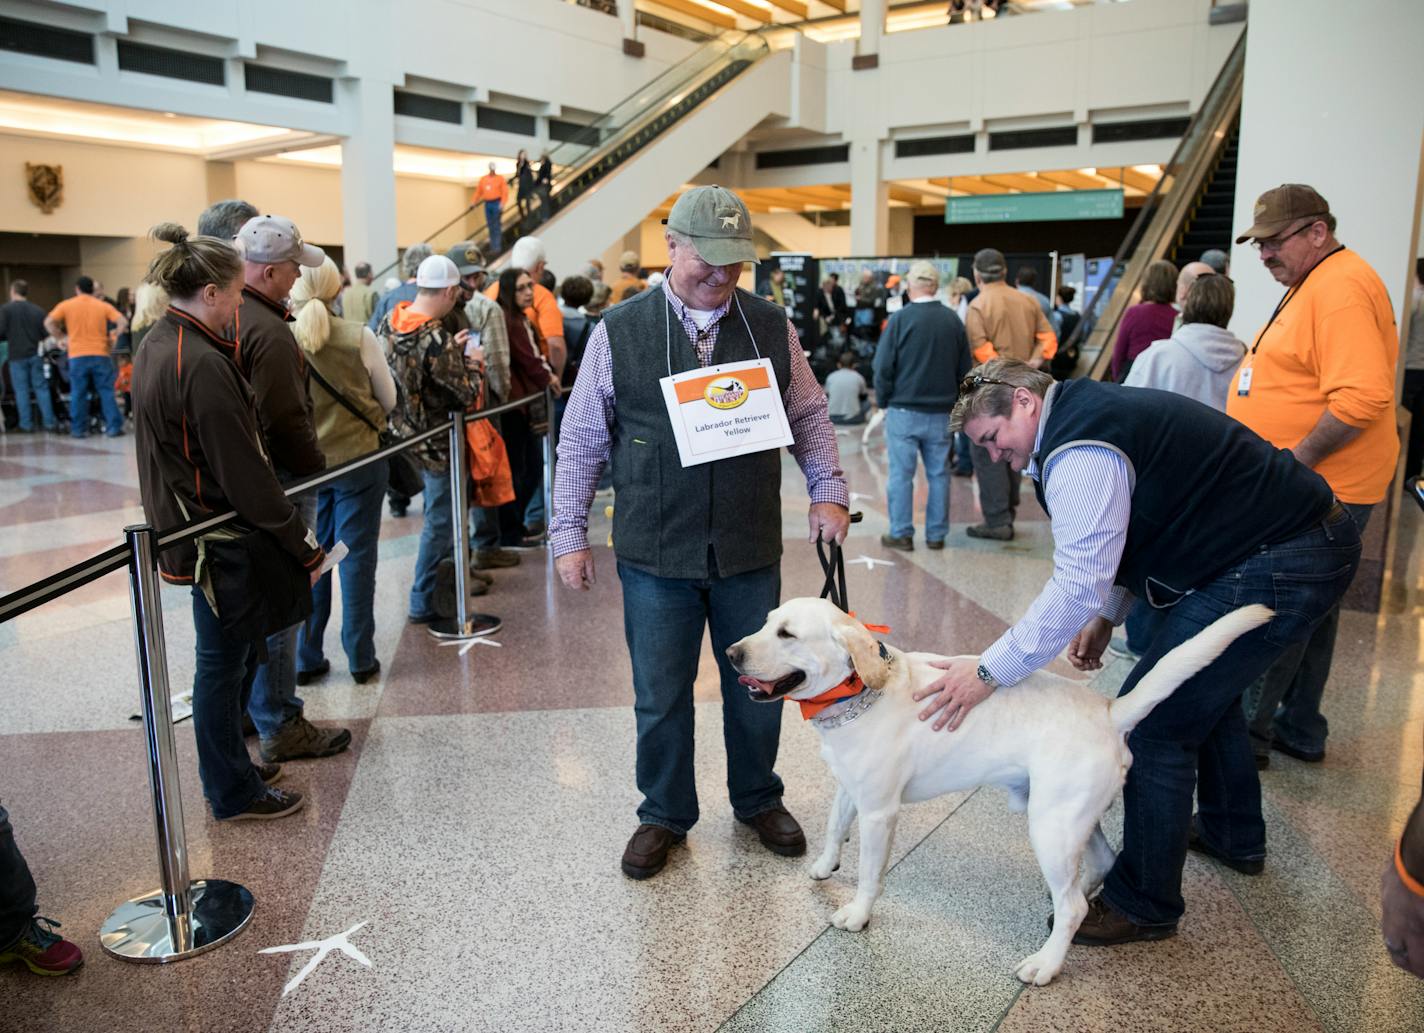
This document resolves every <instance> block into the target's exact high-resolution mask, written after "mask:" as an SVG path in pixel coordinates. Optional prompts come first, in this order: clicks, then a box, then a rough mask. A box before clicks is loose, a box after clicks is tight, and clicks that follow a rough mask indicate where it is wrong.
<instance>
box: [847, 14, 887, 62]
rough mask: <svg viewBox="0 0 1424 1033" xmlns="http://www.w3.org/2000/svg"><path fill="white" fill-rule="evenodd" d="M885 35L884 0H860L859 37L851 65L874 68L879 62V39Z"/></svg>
mask: <svg viewBox="0 0 1424 1033" xmlns="http://www.w3.org/2000/svg"><path fill="white" fill-rule="evenodd" d="M884 35H885V0H861V3H860V39H859V40H858V41H857V42H856V45H855V57H854V59H853V60H852V61H851V67H853V68H856V69H861V68H875V67H876V66H877V65H879V63H880V58H879V55H880V40H881V38H882V37H883V36H884Z"/></svg>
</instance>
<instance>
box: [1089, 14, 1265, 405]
mask: <svg viewBox="0 0 1424 1033" xmlns="http://www.w3.org/2000/svg"><path fill="white" fill-rule="evenodd" d="M1245 65H1246V33H1244V32H1243V33H1242V34H1241V37H1240V38H1239V39H1238V40H1237V41H1236V45H1235V46H1234V47H1233V48H1232V50H1231V53H1230V55H1228V56H1227V59H1226V61H1225V63H1224V64H1223V65H1222V69H1221V72H1220V73H1219V74H1218V75H1217V77H1216V81H1215V82H1214V83H1213V84H1212V87H1211V89H1210V90H1209V91H1208V92H1207V95H1206V98H1205V99H1204V100H1203V101H1202V105H1201V107H1200V108H1199V109H1198V110H1197V112H1196V114H1195V115H1193V116H1192V120H1191V122H1190V123H1189V124H1188V125H1187V130H1186V132H1185V133H1183V134H1182V139H1181V140H1180V141H1179V142H1178V144H1177V147H1176V149H1175V150H1174V151H1173V152H1172V157H1171V158H1170V159H1169V160H1168V162H1167V165H1166V167H1165V169H1164V171H1163V174H1162V177H1161V178H1160V179H1159V180H1158V181H1157V185H1156V186H1155V187H1154V188H1153V190H1152V193H1151V194H1150V195H1148V197H1147V200H1146V201H1145V202H1144V203H1143V205H1142V207H1141V208H1140V209H1139V210H1138V213H1137V218H1136V219H1134V220H1133V223H1132V228H1131V229H1130V230H1129V231H1128V234H1127V236H1126V237H1125V238H1124V240H1123V242H1122V244H1121V246H1119V248H1118V250H1117V254H1116V255H1114V256H1113V264H1112V268H1111V269H1110V270H1109V271H1108V275H1107V276H1105V277H1104V278H1103V281H1102V283H1101V284H1100V285H1099V286H1098V289H1097V290H1096V291H1095V292H1094V293H1093V298H1092V300H1091V301H1090V302H1089V303H1088V304H1087V305H1086V306H1085V307H1084V309H1083V318H1082V319H1080V320H1079V322H1078V326H1077V328H1076V329H1075V330H1074V331H1073V334H1072V335H1071V336H1070V337H1069V339H1068V340H1067V341H1066V342H1064V346H1065V347H1071V346H1073V345H1075V344H1076V345H1079V346H1080V347H1081V348H1082V350H1083V352H1084V353H1085V354H1086V353H1089V352H1091V351H1092V350H1093V346H1094V345H1096V346H1097V348H1098V351H1097V353H1096V355H1094V356H1093V357H1092V365H1091V366H1090V368H1089V371H1088V373H1087V374H1086V375H1087V376H1089V377H1091V378H1092V379H1094V380H1103V379H1106V375H1107V372H1108V369H1109V367H1110V364H1111V361H1112V347H1111V343H1112V341H1113V340H1114V338H1115V337H1116V335H1117V329H1118V325H1119V324H1120V323H1121V321H1122V316H1123V313H1125V312H1126V311H1127V309H1128V307H1129V305H1130V304H1131V303H1132V299H1133V298H1134V296H1135V295H1136V294H1137V293H1138V291H1139V288H1140V285H1141V283H1142V280H1143V278H1144V277H1145V275H1146V273H1147V267H1148V266H1149V265H1151V263H1152V262H1154V261H1155V260H1157V259H1158V258H1162V257H1165V255H1166V253H1167V250H1168V248H1169V247H1170V246H1171V241H1173V240H1175V237H1176V233H1177V230H1178V229H1179V228H1180V227H1181V224H1182V222H1183V220H1184V219H1185V218H1186V215H1187V209H1188V206H1189V205H1190V204H1191V203H1192V202H1193V201H1195V199H1196V197H1197V194H1198V193H1199V190H1198V189H1197V188H1199V187H1200V186H1201V184H1202V183H1203V181H1204V179H1205V177H1206V176H1207V174H1208V173H1209V172H1210V171H1211V169H1212V168H1213V167H1214V164H1215V159H1216V157H1217V155H1218V154H1219V153H1220V151H1221V148H1222V147H1223V146H1225V143H1226V138H1227V135H1228V132H1229V130H1230V127H1231V124H1232V122H1234V121H1235V119H1236V118H1237V116H1238V115H1239V113H1240V110H1241V88H1242V81H1243V79H1244V71H1245ZM1119 271H1121V275H1120V276H1116V275H1115V274H1117V273H1118V272H1119ZM1095 316H1096V317H1097V318H1094V317H1095ZM1088 328H1091V329H1088ZM1085 331H1086V332H1085ZM1084 337H1086V338H1087V343H1086V344H1084V341H1083V339H1084Z"/></svg>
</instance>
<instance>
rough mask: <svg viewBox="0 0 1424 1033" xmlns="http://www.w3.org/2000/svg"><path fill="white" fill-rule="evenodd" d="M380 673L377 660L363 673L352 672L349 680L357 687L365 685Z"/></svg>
mask: <svg viewBox="0 0 1424 1033" xmlns="http://www.w3.org/2000/svg"><path fill="white" fill-rule="evenodd" d="M380 673H381V661H379V660H377V661H376V662H375V664H374V665H372V666H371V667H368V668H366V670H364V671H352V672H351V680H352V681H354V682H355V683H356V684H357V685H365V684H366V683H367V682H368V681H370V680H371V679H372V678H374V677H375V676H376V675H378V674H380Z"/></svg>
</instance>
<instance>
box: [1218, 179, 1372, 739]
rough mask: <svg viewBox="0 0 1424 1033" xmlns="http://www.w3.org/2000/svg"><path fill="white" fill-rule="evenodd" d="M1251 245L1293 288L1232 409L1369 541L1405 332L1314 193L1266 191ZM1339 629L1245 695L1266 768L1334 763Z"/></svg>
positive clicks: (1323, 626)
mask: <svg viewBox="0 0 1424 1033" xmlns="http://www.w3.org/2000/svg"><path fill="white" fill-rule="evenodd" d="M1248 240H1249V241H1251V242H1252V245H1253V246H1254V247H1255V248H1256V250H1257V251H1258V252H1260V255H1261V262H1262V264H1263V265H1264V266H1265V267H1266V269H1267V271H1269V272H1270V274H1271V275H1272V276H1273V277H1275V279H1276V281H1277V282H1278V283H1281V284H1282V285H1284V286H1285V287H1286V288H1287V290H1286V293H1285V296H1284V297H1282V298H1281V301H1280V304H1278V305H1277V306H1276V311H1275V312H1273V313H1272V314H1271V318H1270V320H1269V322H1267V323H1266V325H1265V327H1264V328H1263V329H1262V330H1261V331H1260V332H1259V333H1258V334H1257V335H1256V338H1255V341H1254V342H1253V344H1252V346H1251V349H1250V351H1248V352H1247V353H1246V358H1245V360H1244V361H1243V362H1242V364H1241V368H1240V369H1239V370H1238V371H1237V373H1236V378H1235V380H1233V381H1232V385H1231V391H1230V392H1229V393H1228V395H1227V401H1226V411H1227V413H1228V414H1229V415H1231V416H1234V417H1235V418H1236V419H1238V420H1240V421H1241V422H1242V423H1244V424H1245V425H1246V426H1248V427H1250V428H1251V429H1252V430H1254V431H1255V432H1256V433H1257V434H1260V435H1261V436H1262V437H1263V438H1265V439H1266V440H1267V441H1269V442H1271V443H1272V444H1273V445H1276V446H1277V447H1279V448H1288V449H1290V450H1291V452H1293V453H1294V454H1295V457H1296V459H1298V460H1299V461H1300V462H1302V463H1304V464H1305V465H1306V466H1309V467H1310V468H1311V469H1313V470H1315V472H1316V473H1318V474H1320V476H1322V477H1324V478H1325V480H1326V481H1327V482H1328V483H1329V484H1330V487H1331V488H1332V489H1333V490H1334V492H1335V496H1336V498H1338V499H1339V500H1340V502H1341V503H1342V504H1343V505H1344V507H1345V509H1346V510H1348V511H1349V513H1350V515H1351V516H1352V517H1353V518H1354V520H1355V523H1356V524H1357V525H1358V526H1359V529H1360V531H1361V532H1362V533H1363V531H1364V529H1365V524H1366V522H1367V521H1368V520H1369V517H1370V510H1371V509H1372V508H1373V507H1374V505H1375V503H1377V502H1380V501H1381V500H1382V499H1383V498H1384V495H1385V492H1386V491H1388V490H1389V484H1390V482H1391V480H1393V478H1394V468H1395V461H1396V460H1397V459H1398V457H1399V437H1398V434H1397V433H1396V430H1395V425H1394V371H1395V366H1396V364H1397V363H1398V360H1399V335H1398V332H1397V330H1396V328H1395V325H1394V309H1393V307H1392V306H1391V305H1390V301H1389V294H1388V293H1387V292H1386V291H1385V288H1384V284H1383V283H1382V282H1380V278H1379V276H1378V275H1377V274H1376V273H1375V271H1374V270H1373V269H1371V268H1370V266H1369V265H1368V263H1366V262H1365V260H1364V259H1363V258H1361V257H1360V256H1359V255H1357V254H1356V253H1355V252H1353V251H1351V250H1349V249H1348V248H1346V247H1345V246H1344V245H1343V244H1341V243H1340V242H1339V241H1338V240H1336V239H1335V216H1333V215H1331V214H1330V206H1329V205H1328V204H1327V203H1326V201H1325V198H1323V197H1321V196H1320V195H1319V194H1318V193H1316V192H1315V190H1313V189H1312V188H1311V187H1308V186H1305V185H1303V184H1299V183H1287V184H1284V185H1283V186H1279V187H1276V188H1275V189H1274V190H1268V191H1266V192H1265V193H1264V194H1262V195H1261V197H1260V198H1259V199H1258V200H1257V201H1256V208H1255V223H1254V224H1253V225H1252V226H1251V228H1250V229H1248V230H1246V232H1245V233H1243V234H1241V236H1239V237H1237V238H1236V243H1238V244H1242V243H1245V242H1246V241H1248ZM1285 590H1286V591H1287V592H1288V591H1289V586H1288V585H1287V586H1285ZM1281 591H1282V589H1281V588H1279V587H1278V589H1277V592H1278V593H1280V592H1281ZM1281 605H1288V603H1287V602H1286V601H1284V600H1283V601H1282V603H1281ZM1339 621H1340V611H1339V607H1338V606H1337V607H1336V608H1334V609H1332V610H1331V611H1330V613H1329V614H1327V615H1326V617H1325V619H1324V620H1322V621H1321V622H1320V624H1319V625H1318V626H1317V627H1316V629H1315V631H1314V632H1313V633H1312V634H1311V637H1310V639H1309V640H1308V641H1307V642H1304V643H1302V644H1301V645H1299V646H1293V647H1291V648H1290V649H1288V650H1287V651H1286V652H1285V653H1284V654H1282V656H1281V658H1280V659H1279V660H1278V661H1277V662H1276V663H1275V665H1274V666H1273V667H1272V668H1271V669H1270V670H1269V671H1267V672H1266V674H1265V675H1264V677H1263V678H1262V679H1261V680H1260V681H1258V682H1257V683H1256V685H1254V686H1252V688H1251V689H1250V690H1248V691H1247V693H1246V697H1245V706H1246V713H1247V717H1248V718H1250V720H1251V738H1252V745H1253V747H1254V748H1255V750H1256V763H1257V766H1258V767H1266V766H1267V765H1269V763H1270V751H1271V750H1272V749H1276V750H1279V751H1280V752H1281V753H1284V754H1286V755H1287V756H1291V757H1295V758H1297V759H1299V760H1304V761H1310V762H1314V761H1319V760H1322V759H1323V758H1324V757H1325V738H1326V735H1327V734H1328V732H1329V726H1328V724H1327V722H1326V720H1325V718H1324V716H1323V715H1322V714H1321V713H1320V700H1321V697H1322V696H1323V695H1324V692H1325V681H1326V679H1327V678H1328V677H1329V674H1330V661H1331V658H1332V656H1333V654H1334V650H1335V633H1336V630H1337V629H1338V627H1339Z"/></svg>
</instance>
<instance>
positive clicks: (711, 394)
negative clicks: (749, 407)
mask: <svg viewBox="0 0 1424 1033" xmlns="http://www.w3.org/2000/svg"><path fill="white" fill-rule="evenodd" d="M749 394H750V392H748V391H747V385H746V384H744V383H742V382H741V381H740V380H738V379H737V378H736V377H717V378H716V379H715V380H713V381H712V383H710V384H708V385H707V390H705V391H703V392H702V397H703V398H704V399H705V400H706V402H707V404H708V405H710V406H712V408H714V409H735V408H736V407H737V406H739V405H741V404H742V403H743V402H745V401H746V400H747V396H748V395H749Z"/></svg>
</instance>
